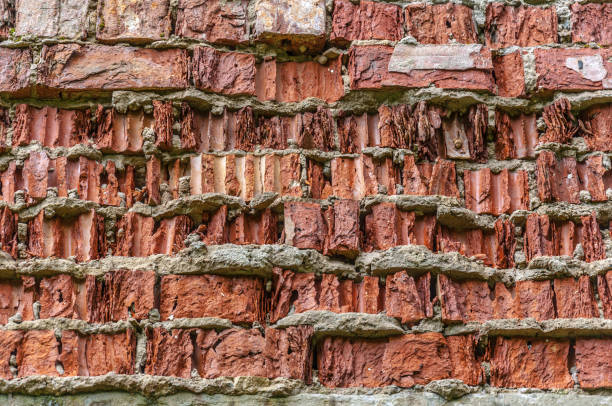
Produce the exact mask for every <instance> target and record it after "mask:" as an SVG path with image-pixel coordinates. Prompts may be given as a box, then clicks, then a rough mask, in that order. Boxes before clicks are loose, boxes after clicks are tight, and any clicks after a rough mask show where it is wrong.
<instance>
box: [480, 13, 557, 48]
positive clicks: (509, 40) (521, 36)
mask: <svg viewBox="0 0 612 406" xmlns="http://www.w3.org/2000/svg"><path fill="white" fill-rule="evenodd" d="M485 38H486V40H487V45H489V46H490V47H491V48H505V47H510V46H513V45H517V46H520V47H526V46H535V45H543V44H552V43H556V42H557V13H556V11H555V8H554V7H548V8H542V7H535V6H518V7H515V6H506V5H504V3H489V5H488V6H487V16H486V25H485Z"/></svg>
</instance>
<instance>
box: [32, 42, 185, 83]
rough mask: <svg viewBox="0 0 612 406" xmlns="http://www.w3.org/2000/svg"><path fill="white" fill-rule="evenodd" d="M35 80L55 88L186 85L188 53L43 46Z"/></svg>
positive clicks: (119, 48)
mask: <svg viewBox="0 0 612 406" xmlns="http://www.w3.org/2000/svg"><path fill="white" fill-rule="evenodd" d="M38 83H39V85H40V86H41V87H42V89H43V90H45V91H49V92H50V93H51V94H53V92H58V91H89V92H92V91H113V90H129V89H141V90H152V89H159V90H164V89H167V90H170V89H182V88H185V87H187V85H188V83H187V52H186V51H185V50H183V49H164V50H156V49H142V48H133V47H112V46H107V45H78V44H59V45H53V46H45V47H43V51H42V54H41V63H40V64H39V65H38Z"/></svg>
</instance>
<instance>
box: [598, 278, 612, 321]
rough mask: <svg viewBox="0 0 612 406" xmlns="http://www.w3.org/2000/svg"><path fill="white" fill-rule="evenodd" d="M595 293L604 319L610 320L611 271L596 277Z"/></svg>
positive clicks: (611, 305) (611, 316)
mask: <svg viewBox="0 0 612 406" xmlns="http://www.w3.org/2000/svg"><path fill="white" fill-rule="evenodd" d="M597 293H598V294H599V300H601V304H602V307H603V315H604V318H606V319H612V271H608V272H607V273H606V274H605V275H597Z"/></svg>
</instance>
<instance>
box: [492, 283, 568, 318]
mask: <svg viewBox="0 0 612 406" xmlns="http://www.w3.org/2000/svg"><path fill="white" fill-rule="evenodd" d="M555 316H556V315H555V304H554V292H553V289H552V286H551V283H550V281H519V282H517V283H516V284H515V285H514V286H513V287H510V288H508V287H506V286H505V285H504V284H503V283H496V284H495V293H494V299H493V318H495V319H516V318H518V319H524V318H533V319H535V320H537V321H542V320H549V319H554V318H555Z"/></svg>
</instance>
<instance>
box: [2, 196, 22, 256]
mask: <svg viewBox="0 0 612 406" xmlns="http://www.w3.org/2000/svg"><path fill="white" fill-rule="evenodd" d="M17 220H18V214H17V213H13V212H12V211H11V209H9V208H8V207H7V206H5V207H4V208H3V209H2V210H0V249H1V250H2V251H4V252H6V253H8V254H10V255H11V256H12V257H13V258H16V257H17Z"/></svg>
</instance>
